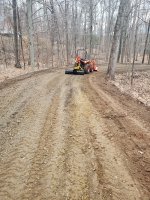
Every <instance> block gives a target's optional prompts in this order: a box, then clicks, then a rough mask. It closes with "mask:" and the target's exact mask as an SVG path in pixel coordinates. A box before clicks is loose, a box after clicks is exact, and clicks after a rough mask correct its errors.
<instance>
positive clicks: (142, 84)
mask: <svg viewBox="0 0 150 200" xmlns="http://www.w3.org/2000/svg"><path fill="white" fill-rule="evenodd" d="M113 84H114V85H116V86H117V87H118V88H119V89H120V91H121V92H122V93H125V94H128V95H130V96H132V97H133V98H135V99H137V100H138V101H140V102H142V103H144V104H145V105H146V106H150V71H146V72H135V74H134V80H133V85H131V73H121V74H117V75H116V77H115V81H114V82H113Z"/></svg>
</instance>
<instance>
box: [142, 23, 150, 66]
mask: <svg viewBox="0 0 150 200" xmlns="http://www.w3.org/2000/svg"><path fill="white" fill-rule="evenodd" d="M149 32H150V20H149V23H148V30H147V35H146V40H145V47H144V53H143V59H142V64H144V60H145V54H146V49H147V44H148V37H149Z"/></svg>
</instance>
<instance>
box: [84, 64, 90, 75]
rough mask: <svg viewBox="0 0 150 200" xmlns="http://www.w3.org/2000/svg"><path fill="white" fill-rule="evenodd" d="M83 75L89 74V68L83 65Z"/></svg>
mask: <svg viewBox="0 0 150 200" xmlns="http://www.w3.org/2000/svg"><path fill="white" fill-rule="evenodd" d="M84 73H85V74H89V73H90V66H89V64H87V65H85V67H84Z"/></svg>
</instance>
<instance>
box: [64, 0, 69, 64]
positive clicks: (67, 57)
mask: <svg viewBox="0 0 150 200" xmlns="http://www.w3.org/2000/svg"><path fill="white" fill-rule="evenodd" d="M67 12H68V2H67V0H65V36H66V38H65V39H66V59H67V66H68V65H69V37H68V20H67V18H68V16H67Z"/></svg>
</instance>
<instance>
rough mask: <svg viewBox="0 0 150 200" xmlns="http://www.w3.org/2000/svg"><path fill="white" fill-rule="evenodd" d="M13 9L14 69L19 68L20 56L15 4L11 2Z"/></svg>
mask: <svg viewBox="0 0 150 200" xmlns="http://www.w3.org/2000/svg"><path fill="white" fill-rule="evenodd" d="M12 7H13V27H14V49H15V67H17V68H21V64H20V55H19V41H18V38H19V33H18V20H17V2H16V0H12Z"/></svg>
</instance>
